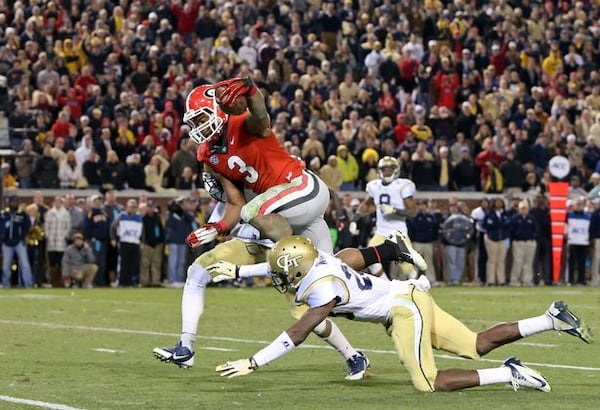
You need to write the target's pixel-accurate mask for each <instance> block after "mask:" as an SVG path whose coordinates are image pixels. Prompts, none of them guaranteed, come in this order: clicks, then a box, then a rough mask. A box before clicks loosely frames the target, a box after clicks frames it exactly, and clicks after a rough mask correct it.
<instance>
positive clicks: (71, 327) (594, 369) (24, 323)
mask: <svg viewBox="0 0 600 410" xmlns="http://www.w3.org/2000/svg"><path fill="white" fill-rule="evenodd" d="M0 324H7V325H22V326H37V327H47V328H51V329H68V330H84V331H92V332H107V333H122V334H134V335H144V336H165V337H179V336H180V335H179V333H166V332H154V331H151V330H134V329H119V328H111V327H96V326H82V325H66V324H60V323H47V322H30V321H20V320H6V319H0ZM196 338H197V339H206V340H218V341H224V342H235V343H249V344H262V345H267V344H269V343H271V342H270V341H267V340H252V339H239V338H233V337H221V336H203V335H198V336H196ZM517 343H518V342H517ZM521 344H523V343H521ZM529 345H534V344H533V343H531V344H529ZM542 345H543V344H541V343H540V344H536V345H535V346H540V347H541V346H542ZM300 348H310V349H331V347H330V346H324V345H311V344H302V345H300ZM207 350H221V349H220V348H210V349H207ZM233 350H235V349H233ZM361 351H363V352H365V353H381V354H393V355H395V354H396V351H395V350H379V349H361ZM434 356H435V357H437V358H439V359H448V360H468V361H471V360H469V359H464V358H462V357H458V356H450V355H447V354H435V355H434ZM478 361H480V362H488V363H504V361H502V360H495V359H486V358H481V359H479V360H478ZM526 364H529V365H532V366H540V367H549V368H555V369H570V370H581V371H587V372H599V371H600V367H586V366H573V365H564V364H553V363H535V362H527V363H526Z"/></svg>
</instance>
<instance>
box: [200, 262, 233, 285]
mask: <svg viewBox="0 0 600 410" xmlns="http://www.w3.org/2000/svg"><path fill="white" fill-rule="evenodd" d="M206 270H207V271H208V273H209V274H210V276H211V278H212V281H213V283H219V282H223V281H225V280H235V279H237V278H238V277H239V273H240V267H239V265H236V264H235V263H231V262H227V261H218V262H216V263H213V264H212V265H210V266H207V267H206Z"/></svg>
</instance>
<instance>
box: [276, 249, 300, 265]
mask: <svg viewBox="0 0 600 410" xmlns="http://www.w3.org/2000/svg"><path fill="white" fill-rule="evenodd" d="M300 259H302V255H296V256H294V257H293V258H292V257H291V256H290V254H289V253H284V254H282V255H279V256H278V257H277V259H276V260H275V263H276V264H277V267H279V268H281V269H287V268H288V267H290V266H293V267H294V268H297V267H298V266H300V263H299V262H298V261H299V260H300Z"/></svg>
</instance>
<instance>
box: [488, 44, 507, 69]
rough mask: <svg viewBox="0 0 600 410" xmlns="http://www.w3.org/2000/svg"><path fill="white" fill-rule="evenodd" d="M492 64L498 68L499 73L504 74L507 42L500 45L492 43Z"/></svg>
mask: <svg viewBox="0 0 600 410" xmlns="http://www.w3.org/2000/svg"><path fill="white" fill-rule="evenodd" d="M490 64H491V65H493V66H494V68H495V69H496V74H497V75H499V76H500V75H502V73H504V69H505V68H506V44H505V45H504V46H502V47H500V46H499V45H498V44H494V45H492V55H491V56H490Z"/></svg>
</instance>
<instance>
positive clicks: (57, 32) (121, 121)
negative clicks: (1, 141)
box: [0, 0, 600, 254]
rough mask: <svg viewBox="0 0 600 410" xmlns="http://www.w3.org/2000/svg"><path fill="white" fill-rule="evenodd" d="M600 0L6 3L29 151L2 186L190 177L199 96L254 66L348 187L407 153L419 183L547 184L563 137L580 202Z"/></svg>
mask: <svg viewBox="0 0 600 410" xmlns="http://www.w3.org/2000/svg"><path fill="white" fill-rule="evenodd" d="M599 10H600V5H599V3H598V2H597V1H589V0H582V1H562V2H561V1H552V0H549V1H545V2H541V1H534V0H524V1H518V2H517V1H512V0H474V1H466V0H455V1H440V0H425V1H415V0H397V1H396V0H381V1H379V0H360V1H359V0H344V1H329V2H327V1H320V0H243V1H241V0H237V1H234V0H229V1H223V0H214V1H210V0H209V1H200V0H187V1H186V0H168V1H167V0H148V1H129V0H121V1H116V0H113V1H107V0H80V1H77V0H71V1H69V0H52V1H47V0H17V1H6V0H0V111H2V112H4V115H5V116H6V117H7V118H8V126H9V137H10V141H9V145H10V146H11V147H12V148H13V149H14V150H15V151H16V152H17V156H16V157H15V158H12V159H6V160H4V161H3V163H2V176H3V182H4V187H5V188H6V189H8V190H10V189H16V188H39V189H43V188H59V187H60V188H68V189H73V188H94V189H95V188H98V189H100V190H101V192H108V191H111V190H113V189H114V190H122V189H126V188H135V189H146V190H148V191H155V192H160V191H163V190H165V189H167V190H168V189H185V190H187V189H192V192H194V190H195V189H196V188H199V187H201V186H202V180H201V178H199V172H198V171H199V168H198V167H199V164H197V161H196V160H195V145H194V144H193V143H192V142H191V141H190V140H189V139H188V138H186V137H187V133H188V132H189V127H188V125H186V124H184V123H182V114H183V107H184V102H185V97H186V95H187V94H188V93H189V91H190V90H191V89H193V88H194V87H195V86H198V85H201V84H207V83H214V82H216V81H219V80H221V79H224V78H230V77H232V76H245V75H249V76H251V77H252V78H253V80H254V81H255V82H256V83H257V84H258V85H259V87H260V88H261V89H262V90H263V93H264V95H265V98H266V100H267V106H268V108H269V111H270V115H271V119H272V122H273V130H274V132H275V134H276V135H277V136H278V137H279V138H280V140H281V143H282V144H283V145H284V146H285V147H286V149H287V150H288V151H289V152H290V153H291V154H293V155H296V156H299V157H302V158H303V159H304V160H305V162H306V164H307V166H308V167H310V168H311V169H312V170H314V171H315V172H318V173H319V174H320V175H321V177H322V178H323V179H324V180H325V181H326V183H327V184H328V185H329V186H330V187H331V188H332V189H333V190H335V191H354V190H362V189H364V186H365V184H366V182H368V181H369V180H371V179H373V178H375V177H376V172H375V171H376V164H377V161H378V159H379V158H381V157H382V156H384V155H392V156H394V157H396V158H398V161H399V163H400V165H401V170H402V176H404V177H409V178H411V179H412V180H413V181H414V182H415V183H416V185H417V188H418V189H419V190H421V191H446V190H450V191H454V190H455V191H485V192H486V193H511V194H517V195H518V194H521V193H523V194H528V195H537V194H544V193H545V192H546V190H547V184H548V182H549V181H550V176H549V173H548V171H547V165H548V160H549V159H550V158H551V157H552V156H554V155H557V154H560V155H564V156H566V157H567V158H568V159H569V161H570V163H571V173H570V175H569V181H570V182H571V189H572V192H574V194H573V199H579V197H581V196H583V197H588V198H591V199H595V198H598V195H599V193H600V174H599V173H600V74H599V69H600V53H599V42H600V13H599ZM575 192H576V194H575ZM88 206H91V205H89V204H88ZM138 206H139V204H138ZM190 206H191V205H190ZM197 206H198V204H197ZM590 210H591V209H590ZM71 239H72V238H70V239H69V240H71ZM109 254H110V252H109Z"/></svg>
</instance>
